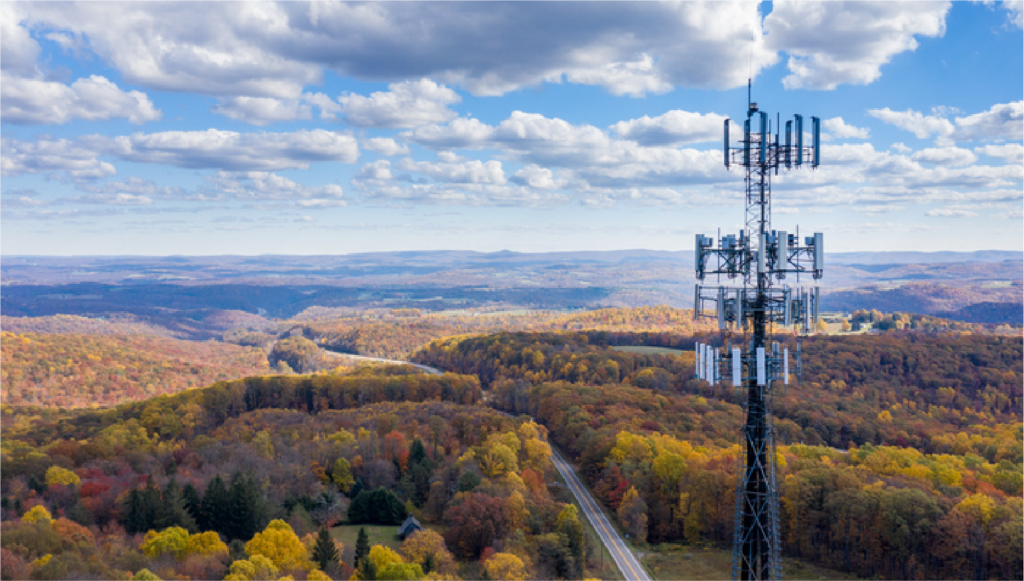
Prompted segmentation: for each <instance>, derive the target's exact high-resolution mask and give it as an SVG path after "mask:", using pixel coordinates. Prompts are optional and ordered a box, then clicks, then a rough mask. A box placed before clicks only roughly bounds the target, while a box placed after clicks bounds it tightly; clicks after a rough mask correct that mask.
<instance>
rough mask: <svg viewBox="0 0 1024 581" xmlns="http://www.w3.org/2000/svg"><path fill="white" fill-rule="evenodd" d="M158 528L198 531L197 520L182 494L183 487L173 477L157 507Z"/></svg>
mask: <svg viewBox="0 0 1024 581" xmlns="http://www.w3.org/2000/svg"><path fill="white" fill-rule="evenodd" d="M153 525H154V528H155V529H156V530H163V529H165V528H167V527H181V528H183V529H185V530H187V531H189V532H190V533H194V532H196V531H197V530H198V529H197V527H196V521H195V519H193V518H192V515H191V514H189V512H188V509H187V508H186V507H185V499H184V498H183V497H182V494H181V487H180V486H179V485H178V482H177V481H176V480H174V479H173V478H172V479H171V481H170V482H168V483H167V487H166V488H164V492H163V495H162V496H161V499H160V505H159V507H158V508H157V518H156V521H155V522H154V523H153Z"/></svg>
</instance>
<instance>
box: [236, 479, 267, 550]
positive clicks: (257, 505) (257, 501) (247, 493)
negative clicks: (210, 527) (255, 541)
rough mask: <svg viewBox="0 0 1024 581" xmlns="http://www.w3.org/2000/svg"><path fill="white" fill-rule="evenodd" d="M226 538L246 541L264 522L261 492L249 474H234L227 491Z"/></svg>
mask: <svg viewBox="0 0 1024 581" xmlns="http://www.w3.org/2000/svg"><path fill="white" fill-rule="evenodd" d="M228 497H229V499H230V502H229V504H228V506H229V512H228V522H229V525H230V526H229V531H228V537H229V538H233V539H243V540H248V539H251V538H252V537H253V535H255V534H256V533H258V532H259V531H260V530H261V529H262V528H263V526H264V525H265V524H266V523H265V522H264V520H265V518H264V514H265V512H266V511H265V510H264V505H263V492H262V490H260V485H259V483H258V482H256V477H255V476H253V475H252V473H251V472H246V473H244V474H243V473H242V472H241V471H239V472H235V473H234V474H233V475H232V476H231V487H230V488H229V489H228Z"/></svg>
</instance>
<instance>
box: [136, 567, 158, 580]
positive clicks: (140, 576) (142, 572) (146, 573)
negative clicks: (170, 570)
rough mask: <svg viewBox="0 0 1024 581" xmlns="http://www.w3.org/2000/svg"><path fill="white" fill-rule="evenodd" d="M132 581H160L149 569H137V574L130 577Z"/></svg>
mask: <svg viewBox="0 0 1024 581" xmlns="http://www.w3.org/2000/svg"><path fill="white" fill-rule="evenodd" d="M132 581H162V580H161V579H160V578H159V577H157V576H156V573H153V572H152V571H150V570H149V569H139V572H138V573H136V574H134V575H132Z"/></svg>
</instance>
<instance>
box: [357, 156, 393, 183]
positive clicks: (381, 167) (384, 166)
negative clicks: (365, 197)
mask: <svg viewBox="0 0 1024 581" xmlns="http://www.w3.org/2000/svg"><path fill="white" fill-rule="evenodd" d="M392 179H394V175H393V174H392V173H391V162H390V161H389V160H386V159H379V160H377V161H374V162H372V163H368V164H365V165H363V167H361V168H359V173H358V174H356V177H355V180H358V181H372V182H375V183H378V182H386V181H390V180H392Z"/></svg>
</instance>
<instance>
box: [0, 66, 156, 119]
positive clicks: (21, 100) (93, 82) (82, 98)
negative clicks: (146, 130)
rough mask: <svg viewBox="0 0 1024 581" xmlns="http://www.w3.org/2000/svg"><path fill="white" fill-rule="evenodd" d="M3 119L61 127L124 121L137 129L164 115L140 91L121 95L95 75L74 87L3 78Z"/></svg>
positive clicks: (0, 78)
mask: <svg viewBox="0 0 1024 581" xmlns="http://www.w3.org/2000/svg"><path fill="white" fill-rule="evenodd" d="M0 105H2V106H0V115H2V116H3V119H4V121H5V122H8V123H17V124H26V125H28V124H45V125H61V124H64V123H67V122H69V121H73V120H75V119H85V120H89V121H103V120H107V119H114V118H118V117H123V118H126V119H128V121H129V122H131V123H134V124H136V125H139V124H142V123H146V122H147V121H156V120H157V119H160V117H161V113H160V111H159V110H157V109H156V108H155V107H154V106H153V102H152V101H150V100H149V97H147V96H146V95H145V94H144V93H142V92H140V91H127V92H126V91H122V90H121V89H120V88H118V86H117V85H115V84H114V83H112V82H110V81H109V80H107V79H106V78H105V77H101V76H98V75H92V76H90V77H88V78H82V79H78V80H77V81H75V82H74V83H72V84H71V85H65V84H64V83H58V82H54V81H48V80H44V79H42V78H37V79H33V78H22V77H15V76H9V75H7V74H3V75H0Z"/></svg>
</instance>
